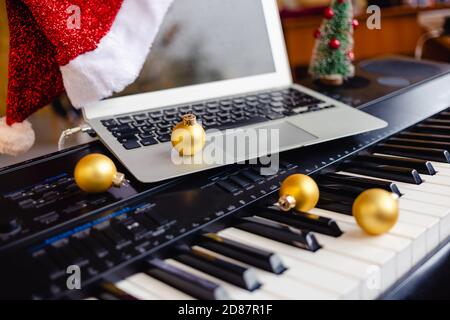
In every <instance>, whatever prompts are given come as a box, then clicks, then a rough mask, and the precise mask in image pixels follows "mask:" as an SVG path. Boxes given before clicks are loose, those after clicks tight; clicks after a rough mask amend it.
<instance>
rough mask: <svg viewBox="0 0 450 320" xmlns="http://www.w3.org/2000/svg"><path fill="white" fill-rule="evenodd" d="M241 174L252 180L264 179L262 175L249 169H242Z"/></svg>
mask: <svg viewBox="0 0 450 320" xmlns="http://www.w3.org/2000/svg"><path fill="white" fill-rule="evenodd" d="M241 174H242V175H243V176H244V177H246V178H247V179H249V180H250V181H252V182H260V181H262V180H264V178H263V177H262V176H260V175H258V174H256V173H253V172H252V171H251V170H244V171H242V172H241Z"/></svg>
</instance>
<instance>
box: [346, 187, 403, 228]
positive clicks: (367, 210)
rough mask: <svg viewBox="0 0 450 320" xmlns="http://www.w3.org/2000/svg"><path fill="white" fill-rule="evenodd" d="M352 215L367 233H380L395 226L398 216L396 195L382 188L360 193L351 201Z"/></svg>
mask: <svg viewBox="0 0 450 320" xmlns="http://www.w3.org/2000/svg"><path fill="white" fill-rule="evenodd" d="M352 212H353V216H354V217H355V219H356V222H357V223H358V225H359V226H360V227H361V229H363V230H364V231H365V232H366V233H368V234H369V235H374V236H375V235H381V234H383V233H386V232H388V231H389V230H391V229H392V227H394V226H395V224H396V223H397V220H398V216H399V204H398V196H397V195H396V194H394V193H391V192H388V191H386V190H383V189H370V190H366V191H364V192H363V193H361V194H360V195H359V196H358V197H357V198H356V200H355V202H354V203H353V208H352Z"/></svg>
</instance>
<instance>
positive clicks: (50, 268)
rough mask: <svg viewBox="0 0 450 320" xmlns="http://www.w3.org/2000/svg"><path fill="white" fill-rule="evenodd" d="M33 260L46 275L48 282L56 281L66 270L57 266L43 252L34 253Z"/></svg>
mask: <svg viewBox="0 0 450 320" xmlns="http://www.w3.org/2000/svg"><path fill="white" fill-rule="evenodd" d="M33 258H34V259H35V260H36V262H37V263H38V264H39V265H40V266H41V268H43V270H44V271H45V272H46V273H47V274H48V276H49V279H50V280H56V279H57V278H59V277H62V276H64V275H65V274H66V270H65V269H64V268H61V267H60V266H59V265H57V264H56V262H55V261H54V260H53V259H51V258H50V257H49V255H48V254H47V253H46V252H45V251H44V250H41V251H38V252H36V253H34V254H33Z"/></svg>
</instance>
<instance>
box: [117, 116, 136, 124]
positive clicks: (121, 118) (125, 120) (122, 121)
mask: <svg viewBox="0 0 450 320" xmlns="http://www.w3.org/2000/svg"><path fill="white" fill-rule="evenodd" d="M117 120H119V122H120V123H121V124H127V123H130V122H133V119H132V118H131V117H129V116H126V117H120V118H117Z"/></svg>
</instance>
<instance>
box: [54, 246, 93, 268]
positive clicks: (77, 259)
mask: <svg viewBox="0 0 450 320" xmlns="http://www.w3.org/2000/svg"><path fill="white" fill-rule="evenodd" d="M59 250H60V251H61V252H62V253H63V254H64V255H65V256H66V257H68V259H69V261H70V263H71V264H72V265H76V266H79V267H85V266H86V265H88V264H89V260H88V259H87V257H85V256H83V255H82V254H81V252H79V251H78V250H76V248H75V247H74V246H72V245H71V244H70V242H69V243H68V244H66V245H64V246H62V247H61V248H59Z"/></svg>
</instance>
